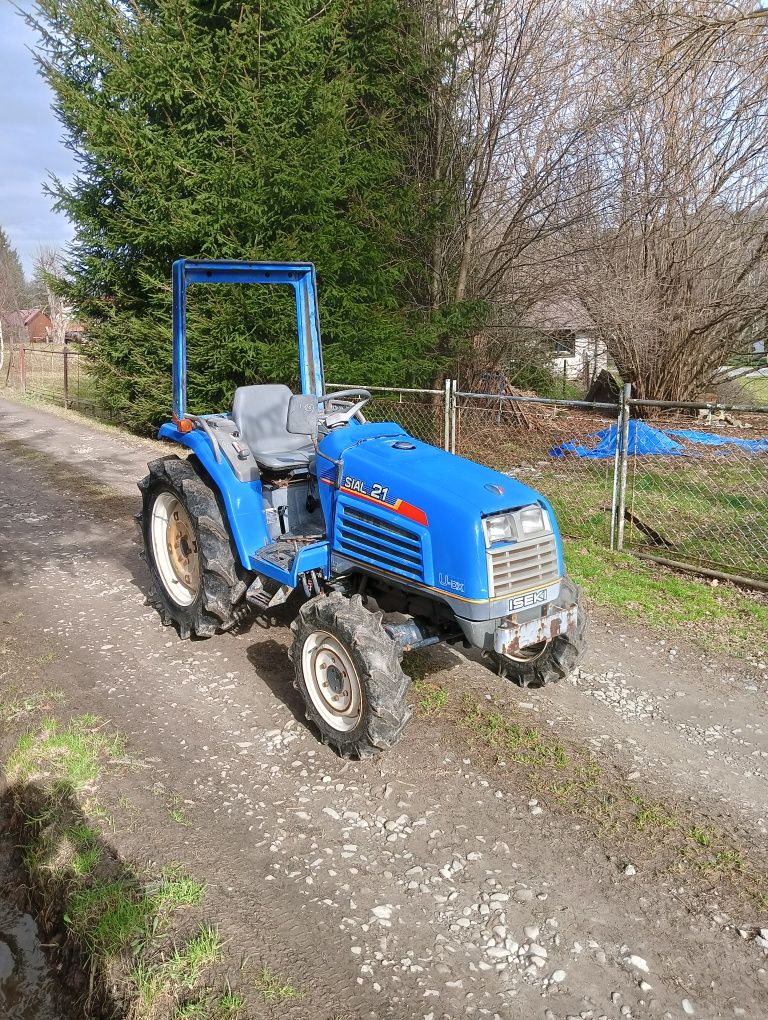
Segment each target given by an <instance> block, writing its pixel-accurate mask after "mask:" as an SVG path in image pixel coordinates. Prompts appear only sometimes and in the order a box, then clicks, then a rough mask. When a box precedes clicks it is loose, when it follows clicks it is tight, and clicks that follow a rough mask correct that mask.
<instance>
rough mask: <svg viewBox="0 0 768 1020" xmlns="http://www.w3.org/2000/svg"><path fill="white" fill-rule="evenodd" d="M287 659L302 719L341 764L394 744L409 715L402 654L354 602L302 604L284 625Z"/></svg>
mask: <svg viewBox="0 0 768 1020" xmlns="http://www.w3.org/2000/svg"><path fill="white" fill-rule="evenodd" d="M291 630H292V631H293V635H294V639H293V645H292V647H291V652H290V655H291V659H292V660H293V667H294V671H295V675H296V679H295V680H294V687H296V689H297V690H298V691H299V693H300V694H301V696H302V698H303V700H304V706H305V709H306V715H307V719H309V720H310V721H311V722H313V723H314V724H315V726H316V727H317V729H318V730H319V731H320V737H321V740H322V741H323V743H324V744H330V745H331V746H332V747H334V748H335V749H336V750H337V751H338V752H339V754H340V755H342V757H344V758H352V757H356V758H369V757H371V756H372V755H374V754H377V753H379V752H380V751H385V750H388V749H389V748H390V747H392V746H393V745H394V744H395V743H396V742H397V741H398V740H399V738H400V735H401V734H402V732H403V729H404V728H405V724H406V723H407V722H408V720H409V718H410V716H411V710H410V708H409V707H408V705H407V704H406V701H405V693H406V690H407V689H408V684H409V682H410V678H409V677H408V676H406V674H405V673H403V670H402V667H401V664H400V662H401V658H402V652H401V650H400V647H399V645H397V644H396V643H395V642H394V641H393V640H392V638H391V637H389V635H388V634H387V632H386V631H385V630H384V627H383V626H382V623H381V615H380V614H378V613H377V614H374V613H371V612H369V610H367V609H366V608H365V606H364V605H363V600H362V598H361V597H360V596H359V595H353V596H352V598H349V599H348V598H346V597H344V596H343V595H341V594H339V593H338V592H334V593H332V594H331V595H328V596H324V595H321V596H319V597H318V598H314V599H311V600H310V601H309V602H306V603H305V604H304V605H303V606H302V607H301V609H300V610H299V615H298V617H297V619H296V620H294V622H293V623H292V624H291Z"/></svg>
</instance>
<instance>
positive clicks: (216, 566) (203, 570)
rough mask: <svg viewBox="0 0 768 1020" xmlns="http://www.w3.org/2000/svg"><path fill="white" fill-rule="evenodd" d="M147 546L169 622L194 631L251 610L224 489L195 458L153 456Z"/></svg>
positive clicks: (205, 632) (146, 495)
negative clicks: (223, 504) (216, 487)
mask: <svg viewBox="0 0 768 1020" xmlns="http://www.w3.org/2000/svg"><path fill="white" fill-rule="evenodd" d="M139 489H140V490H141V495H142V504H143V507H142V513H141V529H142V535H143V537H144V552H145V556H146V560H147V564H148V566H149V569H150V572H151V574H152V580H153V582H154V588H155V593H156V605H157V609H158V611H159V613H160V617H161V619H162V621H163V623H164V624H166V625H170V624H176V626H177V627H178V630H179V634H180V635H181V637H183V638H188V637H190V636H191V635H193V634H195V635H197V636H198V637H210V636H211V635H213V634H215V633H216V631H217V630H228V629H229V628H230V627H232V626H233V625H234V624H235V623H236V622H237V621H238V620H239V619H240V618H241V616H242V615H244V613H245V611H246V606H245V603H244V602H243V601H242V600H243V596H244V595H245V590H246V584H245V579H246V576H247V575H246V572H245V571H244V570H243V568H242V566H241V565H240V563H239V561H238V559H237V552H236V550H235V548H234V545H233V542H232V539H231V537H230V534H229V529H228V527H227V524H226V519H225V516H224V513H223V511H222V509H221V508H220V506H219V502H218V499H217V497H216V493H215V492H214V491H213V490H212V489H211V488H210V486H209V485H208V484H207V482H206V480H205V478H204V476H203V473H202V470H201V469H200V468H199V466H198V465H197V463H196V461H195V460H194V458H189V459H188V460H180V459H179V458H178V457H163V458H161V459H160V460H155V461H152V463H151V464H150V465H149V474H148V475H147V476H146V478H143V479H142V480H141V481H140V482H139Z"/></svg>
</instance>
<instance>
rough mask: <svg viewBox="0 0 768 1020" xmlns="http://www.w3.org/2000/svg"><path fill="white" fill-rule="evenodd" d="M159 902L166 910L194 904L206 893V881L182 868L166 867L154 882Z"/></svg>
mask: <svg viewBox="0 0 768 1020" xmlns="http://www.w3.org/2000/svg"><path fill="white" fill-rule="evenodd" d="M153 888H154V889H155V896H156V898H157V903H158V905H159V906H160V907H162V908H163V909H165V910H169V909H170V910H172V909H174V908H175V907H188V906H194V905H195V904H197V903H199V902H200V900H201V899H202V898H203V894H204V893H205V882H198V881H197V880H196V879H194V878H191V877H190V876H189V875H186V874H185V873H184V872H183V871H182V870H181V869H180V868H176V867H173V868H166V870H165V871H164V872H163V873H162V875H161V876H160V878H159V880H158V881H157V882H156V883H155V884H154V887H153Z"/></svg>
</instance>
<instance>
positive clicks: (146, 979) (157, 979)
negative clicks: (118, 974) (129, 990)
mask: <svg viewBox="0 0 768 1020" xmlns="http://www.w3.org/2000/svg"><path fill="white" fill-rule="evenodd" d="M128 980H129V982H130V984H131V986H132V987H133V990H134V993H135V996H136V998H137V1000H138V1003H137V1005H138V1007H139V1009H138V1012H139V1015H140V1016H141V1015H143V1016H152V1014H153V1012H154V1009H155V1004H156V1003H157V1001H158V999H160V998H161V996H163V995H164V994H166V993H167V984H168V982H167V978H166V976H165V974H164V973H163V971H162V970H161V969H160V968H158V967H155V966H152V965H151V964H149V963H147V961H146V960H143V959H141V958H140V959H138V960H137V961H136V965H135V966H134V968H133V970H132V971H131V972H130V974H129V976H128Z"/></svg>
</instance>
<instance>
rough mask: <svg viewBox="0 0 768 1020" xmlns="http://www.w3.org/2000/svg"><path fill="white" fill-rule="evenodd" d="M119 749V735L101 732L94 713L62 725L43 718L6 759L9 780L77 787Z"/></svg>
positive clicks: (95, 775)
mask: <svg viewBox="0 0 768 1020" xmlns="http://www.w3.org/2000/svg"><path fill="white" fill-rule="evenodd" d="M122 751H123V741H122V740H121V738H120V737H119V736H116V735H114V734H112V735H109V734H105V733H102V732H101V731H100V729H99V728H98V720H97V719H96V718H95V717H94V716H91V715H82V716H78V717H77V718H75V719H71V720H70V721H69V722H68V723H67V724H66V725H65V726H62V725H60V724H59V723H58V722H57V721H56V720H55V719H52V718H47V719H45V720H44V721H43V723H42V726H41V729H40V732H38V733H27V734H25V735H24V736H23V737H21V739H20V740H19V742H18V744H17V745H16V749H15V750H14V752H13V754H12V755H11V756H10V758H9V759H8V763H7V774H8V778H9V779H10V780H11V781H12V782H17V783H18V782H21V783H25V782H29V781H30V780H32V779H47V780H51V779H53V780H54V781H56V782H59V783H62V784H66V786H67V787H68V788H69V789H72V790H81V789H82V788H83V787H85V786H88V785H89V784H91V783H93V782H95V780H96V779H97V778H98V777H99V774H100V772H101V769H102V767H103V766H104V765H105V764H107V763H108V762H109V761H110V760H111V759H113V758H115V757H118V756H119V755H120V754H122Z"/></svg>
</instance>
